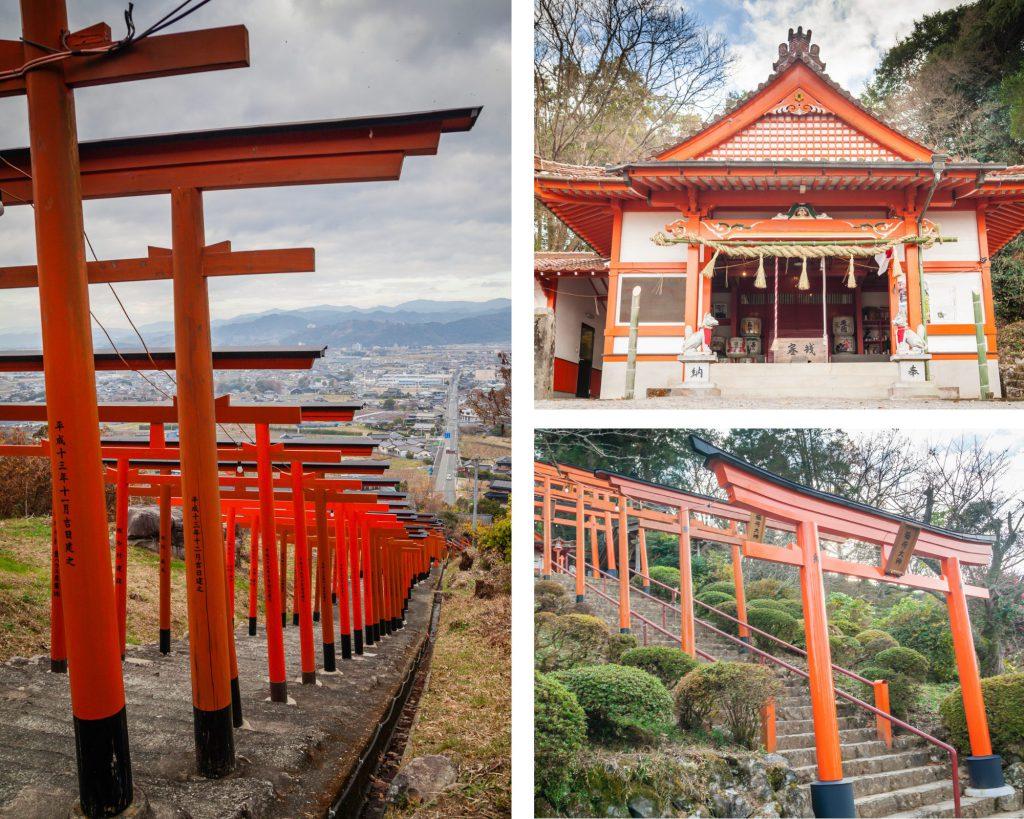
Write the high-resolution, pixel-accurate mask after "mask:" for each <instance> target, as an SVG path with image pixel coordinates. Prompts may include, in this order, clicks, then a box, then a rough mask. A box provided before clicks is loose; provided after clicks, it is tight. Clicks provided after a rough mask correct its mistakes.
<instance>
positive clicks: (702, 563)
mask: <svg viewBox="0 0 1024 819" xmlns="http://www.w3.org/2000/svg"><path fill="white" fill-rule="evenodd" d="M714 573H715V564H714V563H713V562H712V561H710V560H708V558H707V557H705V556H704V555H694V557H692V558H691V559H690V575H691V576H692V577H693V585H694V586H695V587H696V588H703V586H704V584H705V583H706V582H707V581H708V580H710V579H711V577H712V575H714Z"/></svg>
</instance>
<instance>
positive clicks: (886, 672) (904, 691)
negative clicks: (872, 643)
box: [851, 665, 921, 719]
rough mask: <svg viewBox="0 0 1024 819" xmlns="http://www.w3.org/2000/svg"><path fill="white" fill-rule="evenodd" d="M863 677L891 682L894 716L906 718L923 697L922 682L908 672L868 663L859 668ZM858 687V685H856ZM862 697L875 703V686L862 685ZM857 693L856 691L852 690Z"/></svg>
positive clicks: (890, 693) (890, 698)
mask: <svg viewBox="0 0 1024 819" xmlns="http://www.w3.org/2000/svg"><path fill="white" fill-rule="evenodd" d="M858 673H859V674H860V675H861V676H862V677H867V678H868V679H869V680H872V681H876V680H886V681H887V682H888V683H889V710H890V711H891V712H892V715H893V716H894V717H899V718H900V719H906V718H907V716H908V715H909V714H910V712H911V711H912V710H913V709H914V708H915V707H916V706H917V702H918V700H919V699H920V698H921V683H919V682H917V680H914V679H911V678H910V677H908V676H907V675H906V674H900V673H898V672H896V671H893V670H892V669H891V668H884V667H881V666H875V665H866V666H864V667H863V668H860V669H858ZM854 687H858V686H856V685H855V686H854ZM859 687H860V688H861V689H863V690H862V691H861V698H862V699H863V700H864V701H865V702H869V703H871V704H872V705H874V702H875V694H874V688H873V687H871V688H869V687H868V686H864V685H861V686H859ZM851 693H855V692H851Z"/></svg>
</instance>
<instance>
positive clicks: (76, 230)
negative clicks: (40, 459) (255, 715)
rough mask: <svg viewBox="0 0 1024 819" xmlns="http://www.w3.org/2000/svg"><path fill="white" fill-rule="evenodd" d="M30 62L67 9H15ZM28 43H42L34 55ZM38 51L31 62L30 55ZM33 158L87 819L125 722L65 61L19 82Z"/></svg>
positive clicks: (108, 780) (117, 784)
mask: <svg viewBox="0 0 1024 819" xmlns="http://www.w3.org/2000/svg"><path fill="white" fill-rule="evenodd" d="M21 20H22V34H23V37H24V41H25V42H24V47H25V49H26V52H25V53H26V56H27V57H28V56H32V57H35V56H42V55H43V54H45V53H46V52H45V51H44V49H45V48H51V49H54V50H57V51H60V50H62V49H63V48H64V46H63V44H62V42H61V37H62V33H63V32H66V31H67V30H68V19H67V10H66V8H65V6H64V2H63V0H48V1H47V2H40V0H21ZM34 43H39V44H40V45H41V46H42V47H43V48H39V47H37V46H35V45H33V44H34ZM33 52H34V53H33ZM25 86H26V93H27V95H28V122H29V135H30V142H31V150H32V173H33V178H32V190H33V198H34V199H35V201H36V202H39V203H40V206H39V207H36V208H35V209H34V215H35V226H36V256H37V260H38V270H39V305H40V312H41V314H42V334H43V350H44V368H45V373H46V414H47V419H46V420H47V423H48V424H49V428H50V433H51V435H52V440H53V442H54V446H53V447H52V448H51V454H50V469H51V471H52V474H53V478H54V481H53V483H54V492H55V494H56V495H57V496H58V497H59V498H60V506H59V507H58V508H56V509H54V510H53V512H54V518H55V520H57V521H59V525H58V526H57V546H58V548H59V550H60V553H61V555H60V556H61V563H60V584H61V603H62V606H63V612H64V633H65V638H66V641H67V655H68V671H69V674H70V687H71V710H72V712H73V714H74V726H75V747H76V749H77V754H76V759H77V763H78V787H79V798H80V801H81V807H82V811H83V813H85V814H86V815H87V816H100V815H103V816H109V815H113V814H116V813H120V812H122V811H123V810H125V809H126V808H127V807H128V806H129V805H130V804H131V802H132V771H131V759H130V755H129V753H128V720H127V715H126V712H125V701H124V679H123V677H122V675H121V649H120V645H119V640H118V629H117V607H116V603H115V600H114V586H113V584H112V583H111V566H110V550H109V547H108V544H107V517H106V504H105V499H104V488H103V473H102V472H101V470H100V469H99V468H98V467H99V463H100V435H99V426H100V425H99V410H98V409H97V407H96V371H95V363H94V359H93V347H92V332H91V328H90V325H89V290H88V274H87V271H86V265H85V241H84V238H83V224H84V223H83V218H82V194H81V175H80V169H79V164H78V135H77V128H76V125H75V101H74V96H73V93H72V91H71V89H70V88H69V87H68V86H67V84H66V83H65V81H64V71H63V68H62V67H61V63H55V64H53V65H51V66H46V67H43V68H40V69H38V70H36V71H31V72H29V73H28V75H27V76H26V77H25Z"/></svg>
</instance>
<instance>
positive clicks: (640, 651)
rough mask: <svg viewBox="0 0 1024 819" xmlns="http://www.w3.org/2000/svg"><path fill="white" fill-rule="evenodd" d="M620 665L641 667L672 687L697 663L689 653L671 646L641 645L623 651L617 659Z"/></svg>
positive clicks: (667, 686) (666, 685)
mask: <svg viewBox="0 0 1024 819" xmlns="http://www.w3.org/2000/svg"><path fill="white" fill-rule="evenodd" d="M619 663H620V664H621V665H630V666H633V667H635V668H642V669H643V670H644V671H647V672H648V673H650V674H653V675H654V676H655V677H657V678H658V679H659V680H661V682H662V683H663V684H664V685H665V687H666V688H669V689H671V688H673V687H674V686H675V684H676V683H677V682H679V680H681V679H682V678H683V677H684V676H686V675H687V674H689V673H690V672H691V671H693V669H694V668H696V667H697V666H698V665H699V663H698V662H697V661H696V660H695V659H693V657H691V656H690V655H689V654H687V653H686V652H684V651H683V650H682V649H679V648H672V647H671V646H641V647H639V648H631V649H629V651H625V652H623V654H622V657H621V659H620V660H619Z"/></svg>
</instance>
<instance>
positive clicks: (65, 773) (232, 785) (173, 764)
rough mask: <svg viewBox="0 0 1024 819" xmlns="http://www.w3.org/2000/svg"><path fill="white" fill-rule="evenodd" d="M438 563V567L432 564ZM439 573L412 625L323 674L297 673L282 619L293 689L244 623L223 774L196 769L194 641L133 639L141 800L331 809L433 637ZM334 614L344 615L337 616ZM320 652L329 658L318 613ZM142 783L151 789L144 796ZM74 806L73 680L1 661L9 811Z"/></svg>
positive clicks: (420, 598)
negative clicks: (282, 693)
mask: <svg viewBox="0 0 1024 819" xmlns="http://www.w3.org/2000/svg"><path fill="white" fill-rule="evenodd" d="M435 574H436V570H435ZM433 582H434V581H433V579H431V580H428V581H426V582H424V583H421V584H420V586H419V587H418V588H417V590H416V592H415V594H414V596H413V600H412V602H411V604H410V607H409V615H408V619H407V623H406V627H405V628H403V629H401V630H399V631H397V632H395V633H393V634H392V635H391V636H389V637H386V638H384V640H383V642H382V643H381V644H379V645H376V644H375V645H373V646H370V647H369V649H371V650H368V651H367V653H366V654H364V655H363V656H362V657H359V658H356V659H353V660H351V661H342V660H341V659H340V650H339V660H338V664H339V668H340V669H341V671H340V673H339V674H335V675H325V674H323V673H322V672H319V669H318V679H319V681H320V683H321V684H320V685H317V686H315V687H314V686H303V685H300V684H299V683H298V682H297V681H296V679H297V678H298V677H299V645H298V638H299V629H298V628H297V627H293V626H292V625H291V622H290V621H289V623H288V627H287V628H286V629H285V652H286V657H287V662H288V671H289V687H288V693H289V696H290V698H291V699H292V700H294V704H289V705H282V704H277V703H270V702H269V701H268V700H267V697H268V690H267V662H266V639H265V633H264V630H263V627H262V624H261V626H260V628H259V632H258V634H257V635H256V636H255V637H249V636H248V635H247V633H246V631H245V628H244V625H243V626H242V627H240V628H238V629H237V630H236V632H235V640H236V645H237V653H238V665H239V681H240V685H241V689H242V700H243V713H244V715H245V719H246V726H245V727H244V728H242V729H240V730H237V731H236V732H235V753H236V759H237V763H238V764H237V768H236V770H235V772H234V773H233V774H232V775H231V776H229V777H227V778H225V779H221V780H208V779H204V778H202V777H199V776H197V775H196V773H195V759H194V745H193V738H192V731H193V728H192V702H191V687H190V679H189V661H188V648H187V644H185V643H184V642H183V641H182V640H181V639H177V638H176V639H175V641H174V642H173V644H172V651H171V653H170V654H169V655H167V656H166V657H164V656H163V655H161V654H160V652H159V650H158V649H157V647H156V646H155V645H147V646H137V647H132V646H130V647H129V649H128V656H127V658H126V660H125V665H124V677H125V688H126V696H127V700H128V730H129V735H130V739H131V754H132V769H133V772H134V780H135V788H136V803H137V804H141V803H142V802H143V800H148V803H149V805H150V808H151V811H152V813H150V814H146V813H144V812H143V813H142V815H153V816H157V817H172V816H175V817H177V816H188V817H194V819H203V817H210V818H211V819H212V817H241V816H245V817H276V816H288V817H300V816H323V815H325V813H326V811H327V808H328V807H329V806H330V803H331V802H332V801H333V799H334V797H335V796H336V795H337V794H338V792H339V791H340V790H341V788H342V786H343V784H344V783H345V782H346V780H347V779H348V776H349V774H350V772H351V771H352V769H353V767H354V765H355V763H356V761H357V760H358V758H359V756H360V755H361V753H362V750H363V748H364V747H365V746H366V745H367V744H368V742H369V741H370V739H371V736H372V734H373V732H374V730H375V729H376V727H377V724H378V722H380V721H382V720H383V719H384V715H385V714H384V712H385V710H386V709H387V708H388V707H389V706H390V704H391V700H392V698H393V697H394V695H395V693H396V692H397V690H398V688H399V686H400V684H401V682H402V680H403V678H404V677H405V674H406V672H407V670H408V667H409V665H410V663H411V662H412V661H413V659H414V657H415V655H416V653H417V651H418V650H419V647H420V645H421V643H422V642H423V640H424V639H426V636H427V629H428V626H429V620H430V608H431V604H432V600H433ZM335 622H337V619H336V620H335ZM315 626H316V628H317V635H318V637H317V660H318V663H319V661H320V644H319V623H317V624H315ZM140 792H141V796H142V798H140ZM73 806H75V807H77V777H76V772H75V746H74V738H73V735H72V728H71V708H70V700H69V695H68V680H67V677H66V676H65V675H60V674H51V673H50V672H49V659H48V658H47V657H38V658H33V659H31V660H25V659H19V658H15V659H13V660H11V661H10V662H9V663H7V664H6V665H3V666H0V816H12V817H13V816H17V817H19V819H35V818H36V817H38V818H39V819H42V817H53V816H67V815H68V814H69V812H70V811H71V809H72V807H73Z"/></svg>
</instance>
